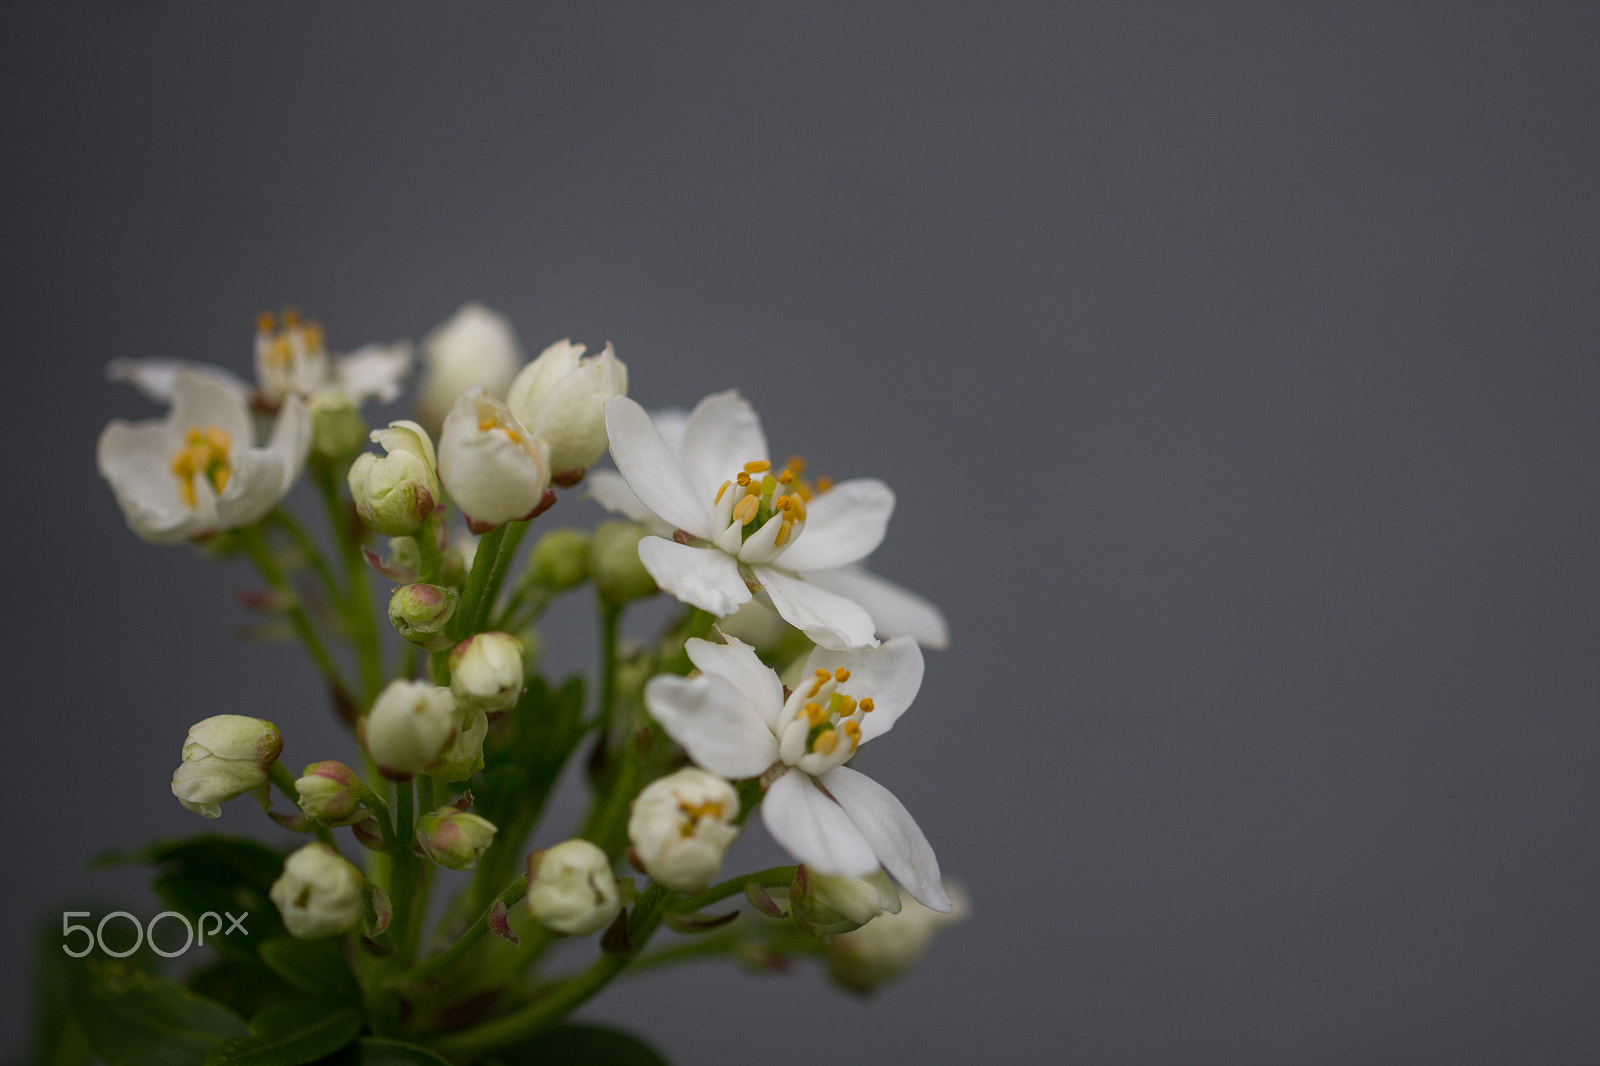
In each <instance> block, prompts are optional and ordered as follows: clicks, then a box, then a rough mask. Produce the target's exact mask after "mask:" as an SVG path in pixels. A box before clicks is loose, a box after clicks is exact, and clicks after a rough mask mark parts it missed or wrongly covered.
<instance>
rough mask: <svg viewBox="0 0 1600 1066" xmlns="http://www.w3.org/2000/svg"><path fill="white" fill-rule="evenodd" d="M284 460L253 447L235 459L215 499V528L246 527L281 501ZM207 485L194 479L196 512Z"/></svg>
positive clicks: (202, 480) (284, 474)
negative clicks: (226, 485)
mask: <svg viewBox="0 0 1600 1066" xmlns="http://www.w3.org/2000/svg"><path fill="white" fill-rule="evenodd" d="M284 460H285V457H284V456H282V455H280V454H278V453H276V452H272V451H268V450H266V449H262V448H252V449H250V450H249V451H246V452H243V453H241V454H239V455H236V456H234V459H233V469H232V472H231V476H230V477H229V478H228V487H227V488H225V489H223V490H222V493H221V495H219V496H217V498H216V509H217V511H216V514H217V528H218V529H233V528H235V527H237V526H247V525H249V524H251V523H252V522H254V521H256V520H257V519H259V518H261V517H262V516H263V515H265V514H266V513H267V512H268V511H270V510H272V508H273V505H274V504H276V503H277V502H278V501H279V500H281V499H283V493H284V490H285V488H286V486H285V485H284V481H285V480H286V476H287V473H288V471H286V469H285V463H284ZM209 488H210V485H209V484H208V483H207V482H206V481H205V479H204V478H196V479H195V503H196V505H197V506H196V510H200V509H201V508H200V507H199V505H200V504H201V502H202V501H203V499H204V497H205V495H206V491H207V490H208V489H209Z"/></svg>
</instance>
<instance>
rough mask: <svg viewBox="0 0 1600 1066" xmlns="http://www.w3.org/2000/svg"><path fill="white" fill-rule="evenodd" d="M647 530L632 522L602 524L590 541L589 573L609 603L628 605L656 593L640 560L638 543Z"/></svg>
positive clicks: (652, 582)
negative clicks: (631, 601)
mask: <svg viewBox="0 0 1600 1066" xmlns="http://www.w3.org/2000/svg"><path fill="white" fill-rule="evenodd" d="M648 532H649V531H648V530H646V529H645V528H644V527H643V526H640V525H635V524H634V523H632V522H601V523H600V524H599V525H598V526H596V527H595V530H594V537H593V538H592V539H591V540H590V541H589V572H590V573H591V574H593V575H594V583H595V588H597V589H598V590H599V592H600V595H601V597H602V598H603V599H605V600H606V601H608V602H610V603H627V602H628V601H629V600H639V599H643V598H644V597H646V596H653V595H655V593H656V579H655V578H653V577H651V576H650V571H648V570H646V569H645V568H644V564H643V563H641V562H640V561H639V542H640V541H641V540H643V539H644V538H645V535H646V534H647V533H648Z"/></svg>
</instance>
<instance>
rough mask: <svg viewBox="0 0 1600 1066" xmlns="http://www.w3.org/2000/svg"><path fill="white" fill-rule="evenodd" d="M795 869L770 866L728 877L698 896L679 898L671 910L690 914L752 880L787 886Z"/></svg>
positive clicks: (775, 886) (739, 891)
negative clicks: (751, 872)
mask: <svg viewBox="0 0 1600 1066" xmlns="http://www.w3.org/2000/svg"><path fill="white" fill-rule="evenodd" d="M796 869H797V867H794V866H771V867H768V868H767V869H765V870H757V871H756V872H755V873H753V874H745V875H744V876H743V877H730V878H728V880H726V881H723V882H722V883H721V884H716V885H712V886H711V887H710V888H708V889H706V890H705V891H704V892H702V893H700V894H699V895H698V896H690V897H689V898H687V899H680V900H679V901H678V902H676V903H674V904H673V905H672V910H673V912H674V913H678V914H691V913H693V912H694V911H698V910H703V909H704V908H706V907H709V906H711V905H712V904H713V903H718V902H721V901H722V900H725V899H727V898H728V897H729V896H732V895H735V894H738V893H741V892H743V891H744V886H745V885H748V884H749V883H750V882H752V881H754V882H755V883H756V884H758V885H760V886H761V887H763V888H787V887H789V882H791V881H793V880H794V872H795V870H796Z"/></svg>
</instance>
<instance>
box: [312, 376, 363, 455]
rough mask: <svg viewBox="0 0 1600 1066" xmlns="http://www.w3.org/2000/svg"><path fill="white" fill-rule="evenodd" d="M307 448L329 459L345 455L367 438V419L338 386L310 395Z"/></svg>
mask: <svg viewBox="0 0 1600 1066" xmlns="http://www.w3.org/2000/svg"><path fill="white" fill-rule="evenodd" d="M310 407H311V448H312V450H313V451H315V452H316V453H317V454H318V455H322V456H326V457H327V458H329V459H348V458H349V457H350V456H352V455H354V454H355V453H356V452H359V451H360V450H361V446H362V445H363V444H365V443H366V441H367V422H366V419H364V418H362V417H361V411H360V409H359V408H357V407H356V405H355V403H354V402H353V401H352V400H351V399H350V397H349V396H348V395H346V394H345V392H344V391H343V390H342V389H328V390H326V391H323V392H318V393H316V394H314V395H313V396H312V397H311V404H310Z"/></svg>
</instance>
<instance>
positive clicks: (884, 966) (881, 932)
mask: <svg viewBox="0 0 1600 1066" xmlns="http://www.w3.org/2000/svg"><path fill="white" fill-rule="evenodd" d="M945 888H946V890H947V891H948V892H949V894H950V902H951V903H952V904H953V907H952V909H951V911H950V913H949V914H940V913H939V912H938V911H936V910H931V909H929V908H928V907H924V906H923V905H922V904H920V903H918V902H917V901H916V900H914V899H907V900H905V902H904V905H903V906H902V907H901V909H900V912H899V913H898V914H893V913H884V914H882V915H879V916H878V917H876V918H874V919H872V921H870V922H868V923H867V924H866V925H863V926H862V927H861V928H860V929H857V930H856V931H855V932H852V933H841V934H839V935H838V936H835V937H832V938H830V939H829V941H828V975H829V976H830V977H832V978H833V979H834V981H836V982H838V983H839V984H840V985H843V986H844V987H845V988H848V989H850V990H852V991H855V992H862V993H866V992H871V991H872V990H873V989H875V988H877V987H878V986H879V985H881V984H883V983H884V982H886V981H891V980H893V979H894V978H896V977H899V976H900V975H902V974H904V973H906V972H908V971H909V970H910V969H911V968H912V967H913V966H915V965H916V964H917V963H918V962H919V961H921V959H922V956H923V954H924V953H925V952H926V951H927V950H928V945H929V943H931V942H932V940H933V937H934V934H935V933H937V932H939V930H940V929H942V928H944V927H945V926H947V925H950V924H952V923H954V922H958V921H961V920H962V919H963V918H965V917H966V916H967V901H966V897H965V896H964V895H963V894H962V893H961V892H960V891H959V890H958V889H955V888H952V887H951V886H950V884H949V883H948V882H946V884H945Z"/></svg>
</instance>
